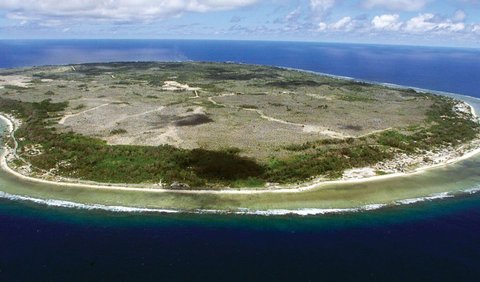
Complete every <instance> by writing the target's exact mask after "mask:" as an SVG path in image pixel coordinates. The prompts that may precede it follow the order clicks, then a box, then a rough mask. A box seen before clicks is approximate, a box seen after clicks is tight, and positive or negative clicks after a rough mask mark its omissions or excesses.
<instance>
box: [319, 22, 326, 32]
mask: <svg viewBox="0 0 480 282" xmlns="http://www.w3.org/2000/svg"><path fill="white" fill-rule="evenodd" d="M327 29H328V24H326V23H319V24H318V28H317V31H326V30H327Z"/></svg>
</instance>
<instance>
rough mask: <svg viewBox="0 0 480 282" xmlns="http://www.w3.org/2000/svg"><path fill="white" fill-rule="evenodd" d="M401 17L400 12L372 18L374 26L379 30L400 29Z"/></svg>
mask: <svg viewBox="0 0 480 282" xmlns="http://www.w3.org/2000/svg"><path fill="white" fill-rule="evenodd" d="M399 18H400V16H399V15H398V14H394V15H381V16H375V17H374V18H373V20H372V26H373V28H374V29H377V30H399V29H400V26H401V25H402V23H401V22H399Z"/></svg>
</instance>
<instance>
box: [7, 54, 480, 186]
mask: <svg viewBox="0 0 480 282" xmlns="http://www.w3.org/2000/svg"><path fill="white" fill-rule="evenodd" d="M0 111H1V112H2V115H1V117H2V118H3V119H4V121H5V122H6V123H7V124H8V126H9V127H10V128H9V130H8V132H7V134H5V136H4V138H3V141H4V145H5V148H6V149H5V150H4V154H3V156H2V167H3V168H4V169H6V170H7V171H9V172H11V173H13V174H15V175H17V176H19V177H24V178H27V179H33V180H38V181H44V182H51V183H63V184H65V183H73V184H83V185H86V186H89V185H90V186H92V187H93V186H96V187H118V188H122V189H129V188H131V189H136V190H142V189H149V190H152V189H156V190H158V191H191V192H195V191H202V192H208V191H217V192H218V191H288V190H289V189H297V190H298V191H300V190H301V187H315V186H316V185H318V184H319V183H329V182H331V181H351V180H358V179H366V178H368V179H370V178H372V179H373V178H375V177H385V176H389V175H398V174H406V173H411V172H416V171H419V170H422V169H426V168H429V167H434V166H439V165H444V164H447V163H450V162H454V161H456V160H459V159H461V158H464V157H465V156H468V155H471V154H473V153H476V152H478V150H479V148H480V138H479V133H480V126H479V122H478V118H477V116H476V115H475V111H474V110H473V108H472V107H471V106H470V105H468V104H467V103H465V102H463V101H460V100H458V99H453V98H449V97H446V96H442V95H435V94H432V93H424V92H421V91H417V90H415V89H411V88H400V87H391V86H385V85H380V84H374V83H367V82H363V81H356V80H352V79H345V78H339V77H333V76H327V75H320V74H316V73H310V72H305V71H300V70H292V69H286V68H279V67H271V66H259V65H246V64H236V63H206V62H119V63H92V64H80V65H68V66H42V67H30V68H21V69H6V70H0Z"/></svg>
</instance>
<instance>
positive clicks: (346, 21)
mask: <svg viewBox="0 0 480 282" xmlns="http://www.w3.org/2000/svg"><path fill="white" fill-rule="evenodd" d="M330 28H331V29H334V30H342V31H351V30H353V29H354V28H355V23H354V22H353V20H352V18H351V17H344V18H342V19H340V20H339V21H337V22H335V23H333V24H331V25H330Z"/></svg>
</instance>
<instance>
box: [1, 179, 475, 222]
mask: <svg viewBox="0 0 480 282" xmlns="http://www.w3.org/2000/svg"><path fill="white" fill-rule="evenodd" d="M479 192H480V185H478V186H475V187H472V188H468V189H465V190H462V191H458V192H443V193H436V194H431V195H428V196H425V197H418V198H409V199H402V200H397V201H394V202H391V203H388V204H369V205H364V206H361V207H357V208H330V209H318V208H303V209H293V210H289V209H271V210H251V209H245V208H242V209H236V210H174V209H156V208H136V207H125V206H108V205H100V204H91V205H90V204H82V203H76V202H71V201H63V200H54V199H39V198H33V197H28V196H20V195H13V194H9V193H6V192H1V191H0V198H4V199H8V200H12V201H21V202H31V203H35V204H38V205H44V206H51V207H59V208H71V209H80V210H100V211H108V212H120V213H160V214H172V213H196V214H235V215H259V216H285V215H298V216H314V215H327V214H348V213H355V212H365V211H373V210H379V209H382V208H387V207H394V206H402V205H412V204H418V203H421V202H427V201H435V200H440V199H446V198H453V197H455V196H460V195H472V194H476V193H479Z"/></svg>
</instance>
